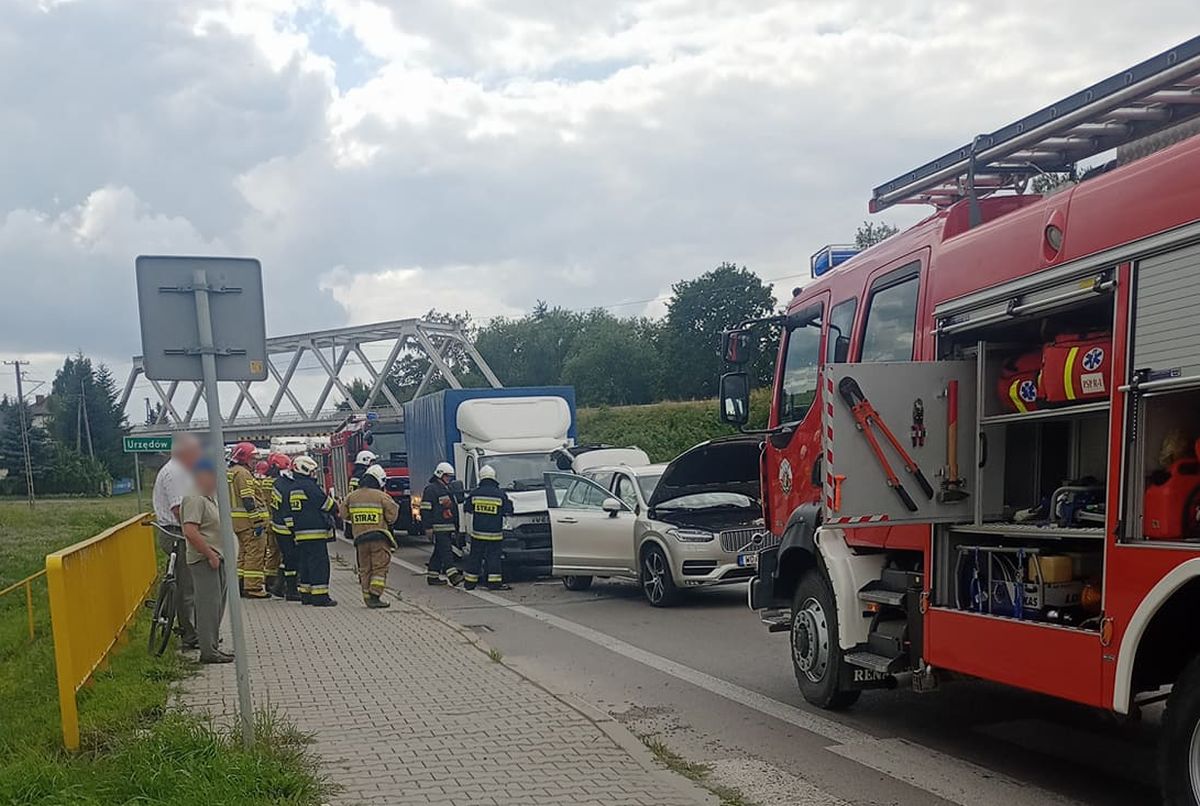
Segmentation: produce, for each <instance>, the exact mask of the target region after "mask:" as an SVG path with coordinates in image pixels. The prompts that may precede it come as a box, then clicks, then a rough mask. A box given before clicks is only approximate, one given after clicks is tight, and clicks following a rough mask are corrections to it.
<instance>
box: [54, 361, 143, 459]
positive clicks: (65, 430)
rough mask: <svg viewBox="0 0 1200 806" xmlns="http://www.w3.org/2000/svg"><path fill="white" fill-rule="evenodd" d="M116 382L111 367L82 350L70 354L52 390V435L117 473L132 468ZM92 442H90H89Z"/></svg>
mask: <svg viewBox="0 0 1200 806" xmlns="http://www.w3.org/2000/svg"><path fill="white" fill-rule="evenodd" d="M119 400H120V395H119V393H118V392H117V384H116V381H115V380H114V379H113V376H112V373H111V372H110V371H109V369H108V367H106V366H105V365H103V364H101V365H100V366H99V367H98V368H94V367H93V366H92V361H91V359H90V358H87V357H86V356H84V355H83V353H76V354H75V355H74V356H68V358H67V359H66V361H64V362H63V366H62V369H60V370H59V371H58V372H57V373H55V375H54V383H53V385H52V386H51V391H50V435H51V436H52V437H54V439H56V440H57V441H58V442H59V443H61V444H62V445H63V446H64V447H66V448H69V449H71V450H75V451H78V452H79V453H81V454H84V455H88V456H91V455H92V454H94V455H95V458H96V459H98V460H99V461H100V463H101V464H103V465H104V467H105V468H107V470H108V472H109V473H111V474H113V475H117V474H120V473H129V472H131V471H132V469H133V462H132V459H131V458H130V457H129V455H128V454H126V453H125V452H124V448H123V447H122V444H121V438H122V437H123V436H125V434H127V433H129V427H128V425H127V424H126V422H125V412H124V411H122V410H121V407H120V405H119ZM89 443H90V444H89Z"/></svg>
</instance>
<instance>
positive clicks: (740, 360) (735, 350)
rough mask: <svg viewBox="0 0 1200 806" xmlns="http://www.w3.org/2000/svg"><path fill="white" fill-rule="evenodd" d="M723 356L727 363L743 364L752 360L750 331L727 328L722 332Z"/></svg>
mask: <svg viewBox="0 0 1200 806" xmlns="http://www.w3.org/2000/svg"><path fill="white" fill-rule="evenodd" d="M721 356H722V357H723V358H724V359H725V361H726V362H727V363H730V364H733V365H735V366H739V367H740V366H742V365H743V364H746V363H747V362H748V361H749V360H750V331H749V330H726V331H725V332H723V333H722V334H721Z"/></svg>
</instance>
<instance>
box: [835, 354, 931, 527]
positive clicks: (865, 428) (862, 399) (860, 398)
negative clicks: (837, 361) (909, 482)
mask: <svg viewBox="0 0 1200 806" xmlns="http://www.w3.org/2000/svg"><path fill="white" fill-rule="evenodd" d="M838 393H839V394H840V395H841V396H842V400H845V401H846V405H847V406H849V407H850V413H851V414H852V415H854V423H855V426H856V427H857V428H858V430H859V431H861V432H862V433H863V436H864V437H866V438H867V442H868V443H869V444H870V445H871V452H872V453H874V454H875V458H876V460H878V461H879V465H880V467H882V468H883V472H884V473H885V474H886V475H887V485H888V486H889V487H891V488H892V489H893V490H895V491H896V495H898V496H900V500H901V501H903V502H904V506H906V507H908V511H909V512H916V511H917V502H916V501H914V500H913V499H912V496H911V495H909V494H908V490H905V489H904V485H903V484H901V483H900V479H899V478H898V477H897V476H896V472H895V471H894V470H892V466H891V464H889V463H888V460H887V457H886V456H884V455H883V448H882V447H881V446H880V444H879V440H878V439H877V438H876V437H875V433H874V431H873V429H875V428H878V429H879V430H880V432H882V433H883V435H884V436H885V437H887V441H888V442H890V443H892V447H893V448H894V449H895V450H896V453H898V454H900V459H901V460H902V461H903V462H904V469H905V470H907V471H908V472H909V473H911V474H912V476H913V478H915V479H916V480H917V484H919V485H921V489H922V490H923V491H924V492H925V495H927V496H928V497H929V500H930V501H932V500H933V487H931V486H930V484H929V481H928V480H927V479H926V478H925V474H924V473H922V472H921V468H920V467H918V466H917V463H916V462H914V461H913V458H912V457H911V456H909V455H908V451H906V450H904V446H903V445H901V444H900V440H898V439H896V435H895V434H893V433H892V429H890V428H888V427H887V423H885V422H884V421H883V418H882V417H880V416H879V412H877V411H875V407H874V406H872V405H871V403H870V401H868V400H867V396H866V395H865V394H863V390H862V387H861V386H859V385H858V381H856V380H854V379H853V378H851V377H845V378H842V380H841V382H840V383H839V384H838Z"/></svg>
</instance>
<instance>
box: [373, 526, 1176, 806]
mask: <svg viewBox="0 0 1200 806" xmlns="http://www.w3.org/2000/svg"><path fill="white" fill-rule="evenodd" d="M427 556H428V548H427V547H426V546H424V545H420V544H413V543H411V542H410V543H408V544H406V545H404V546H402V547H401V549H400V550H399V551H398V552H397V554H396V556H395V557H394V558H393V563H395V564H396V565H398V566H399V568H397V569H396V570H397V571H399V570H400V569H404V570H406V571H409V572H411V573H393V575H392V577H391V579H390V583H391V584H395V585H397V586H398V587H400V588H401V589H402V591H403V595H404V596H405V597H407V598H410V599H416V600H418V601H422V602H423V603H427V604H429V605H430V606H432V607H434V608H436V609H438V610H441V611H442V612H445V613H446V614H447V615H449V616H450V617H451V618H453V619H455V620H456V621H459V622H460V623H463V624H466V625H469V626H472V627H473V628H475V629H477V630H479V631H481V632H484V633H486V640H487V641H488V643H489V644H491V645H492V646H495V647H497V648H498V649H500V650H501V652H503V654H504V658H505V662H511V663H513V664H514V665H518V666H520V667H521V668H523V669H524V670H526V671H528V672H529V673H530V674H531V676H533V677H534V678H535V679H538V680H542V681H545V682H546V683H547V684H548V685H549V686H550V687H552V688H556V689H560V690H562V691H564V692H567V693H572V694H575V695H577V696H580V697H582V698H583V699H585V700H587V701H589V702H591V703H593V704H596V705H598V706H599V707H601V708H602V709H604V710H607V711H610V712H612V713H613V714H614V715H617V716H618V718H622V719H623V720H625V721H626V722H627V723H628V724H629V726H630V727H631V728H632V729H633V730H634V731H635V732H640V733H655V734H657V735H658V738H661V739H663V740H664V741H665V742H666V743H667V744H668V746H670V747H671V748H672V749H674V750H676V751H677V752H679V753H681V754H682V755H684V756H686V757H687V758H688V759H689V760H692V761H698V762H704V763H715V764H716V773H718V774H719V773H720V772H721V771H722V770H728V772H729V776H730V781H729V782H730V783H734V784H738V785H739V786H741V788H742V789H743V792H744V794H745V795H746V797H747V798H748V799H749V800H751V801H758V802H771V801H770V800H769V799H770V798H771V796H772V792H773V791H774V788H773V787H775V786H777V785H778V786H782V787H784V788H785V789H786V788H788V787H791V788H792V790H793V791H796V790H799V789H801V788H803V787H804V786H805V782H808V783H809V784H811V785H813V786H815V788H816V789H817V790H819V791H821V792H824V793H828V794H829V795H830V796H832V797H833V798H834V799H833V800H828V801H826V800H819V799H814V800H812V801H811V802H814V803H824V802H830V803H837V802H838V800H842V801H845V802H849V803H863V802H866V803H872V802H883V803H899V804H906V805H907V804H925V803H940V804H944V803H958V804H970V806H979V804H991V803H996V804H1004V806H1022V804H1031V805H1032V804H1052V803H1086V804H1113V806H1117V804H1122V805H1123V804H1127V803H1149V802H1156V800H1157V790H1156V788H1155V785H1154V781H1155V767H1154V741H1155V738H1156V733H1157V730H1156V725H1155V724H1153V723H1154V721H1155V720H1156V718H1157V716H1158V714H1157V713H1152V714H1150V715H1148V717H1147V722H1148V723H1150V724H1144V725H1143V724H1127V725H1119V724H1117V723H1116V722H1115V721H1113V720H1112V719H1111V718H1110V717H1109V716H1108V715H1106V714H1104V713H1101V712H1098V711H1093V710H1090V709H1086V708H1083V707H1080V706H1075V705H1073V704H1070V703H1065V702H1062V701H1059V700H1055V699H1052V698H1048V697H1042V696H1039V695H1035V694H1030V693H1027V692H1022V691H1018V690H1016V689H1010V688H1006V687H1003V686H998V685H995V684H991V683H986V682H983V681H960V682H956V683H953V684H949V685H946V686H944V687H943V688H942V689H940V690H939V691H936V692H933V693H931V694H916V693H914V692H912V691H910V690H907V689H900V690H897V691H875V692H866V693H864V695H863V697H862V699H861V700H860V701H859V703H858V705H856V706H855V707H854V708H853V709H851V710H849V711H847V712H844V713H838V714H833V713H829V712H825V711H821V710H819V709H815V708H812V707H810V706H808V705H807V703H805V702H804V701H803V699H802V698H801V697H800V695H799V692H798V691H797V689H796V684H795V680H794V678H793V677H792V671H791V667H790V662H789V660H788V639H787V636H786V634H774V635H772V634H768V633H767V632H766V629H765V628H764V627H762V626H761V625H760V624H759V623H758V619H757V617H756V616H755V615H754V614H753V613H752V612H750V611H749V610H748V609H747V607H746V598H745V595H746V592H745V585H736V586H732V587H727V588H721V589H714V590H708V591H701V592H696V593H693V594H692V595H690V596H689V597H688V598H687V599H685V601H684V603H683V604H682V605H681V606H679V607H676V608H671V609H655V608H651V607H649V606H648V605H647V604H645V602H644V601H643V600H642V599H641V598H640V595H639V592H638V590H637V587H636V586H635V585H634V584H632V583H630V582H620V581H603V580H597V581H596V583H595V585H594V586H593V588H592V590H590V591H588V592H571V591H567V590H565V589H564V588H563V587H562V585H561V584H560V583H559V582H558V581H557V580H550V579H544V580H538V581H532V582H516V583H514V590H513V591H511V592H507V593H505V594H503V595H499V594H494V593H490V592H486V591H482V590H477V591H472V592H470V593H467V592H465V591H455V590H447V589H444V588H430V587H428V586H427V585H426V584H425V582H424V577H423V576H417V575H416V574H417V573H418V572H420V573H422V574H423V571H424V564H425V558H426V557H427ZM746 771H754V774H753V775H746V774H744V773H746ZM768 779H770V780H771V781H776V780H777V779H778V781H783V782H784V783H782V784H777V783H768ZM756 788H758V789H756ZM777 802H780V803H783V802H791V801H786V800H780V801H777ZM801 802H809V801H807V800H805V801H801Z"/></svg>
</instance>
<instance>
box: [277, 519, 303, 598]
mask: <svg viewBox="0 0 1200 806" xmlns="http://www.w3.org/2000/svg"><path fill="white" fill-rule="evenodd" d="M275 544H276V545H277V546H279V570H280V571H282V572H283V581H284V582H285V583H286V584H287V590H288V592H289V593H294V592H296V591H297V590H298V588H297V586H296V583H297V574H296V572H297V571H298V570H299V568H300V566H299V564H298V560H297V559H296V540H295V538H293V537H292V536H291V535H281V534H279V532H276V533H275Z"/></svg>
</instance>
